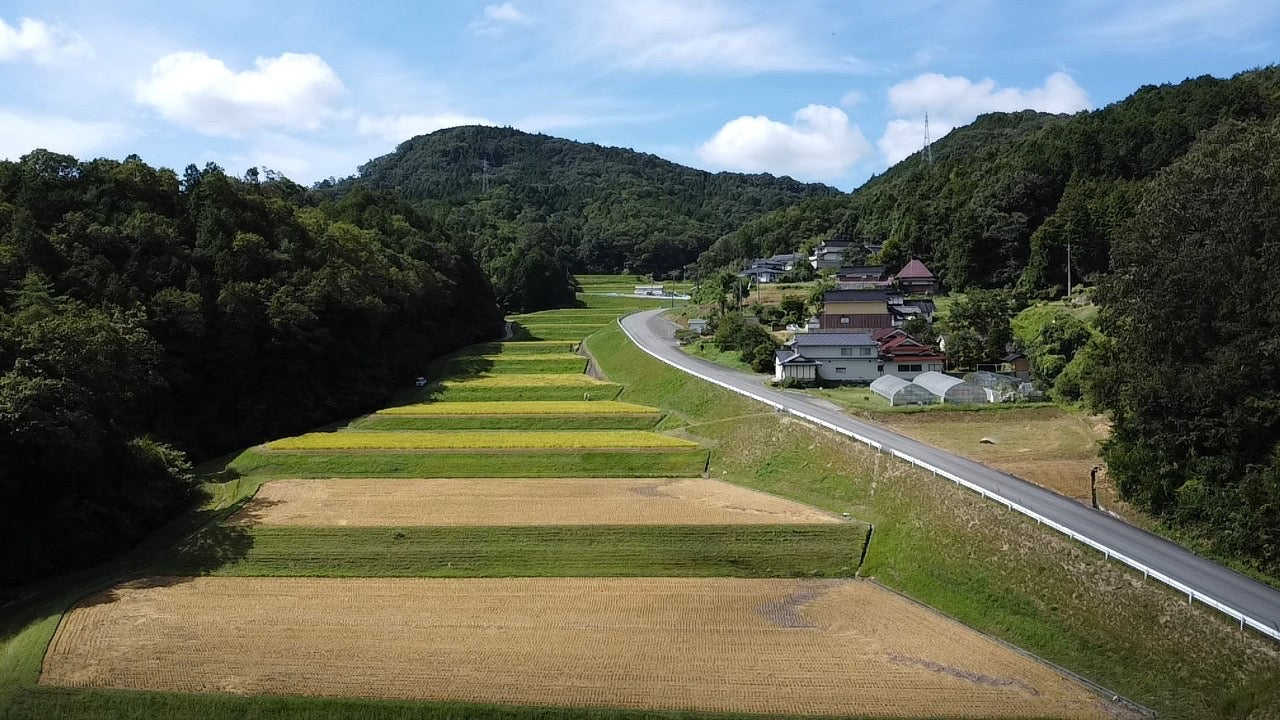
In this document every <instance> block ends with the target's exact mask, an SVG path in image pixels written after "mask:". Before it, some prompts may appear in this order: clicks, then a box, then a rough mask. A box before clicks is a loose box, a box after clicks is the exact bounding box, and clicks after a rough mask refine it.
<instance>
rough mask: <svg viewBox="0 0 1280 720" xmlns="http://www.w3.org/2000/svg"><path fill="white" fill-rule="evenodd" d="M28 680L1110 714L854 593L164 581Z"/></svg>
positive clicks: (981, 644)
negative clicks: (196, 639)
mask: <svg viewBox="0 0 1280 720" xmlns="http://www.w3.org/2000/svg"><path fill="white" fill-rule="evenodd" d="M141 627H145V628H146V631H145V632H139V628H141ZM193 638H198V641H197V642H193ZM41 682H42V683H44V684H52V685H63V686H70V687H106V688H133V689H150V690H171V691H182V692H223V693H228V692H229V693H238V694H243V693H263V694H274V695H283V694H302V695H312V696H326V697H371V698H403V699H413V700H442V701H461V700H465V701H482V702H492V703H503V704H514V705H556V706H587V707H621V708H644V709H655V710H702V711H720V712H749V713H761V714H781V713H789V714H846V715H847V714H867V715H881V716H889V717H921V716H930V717H942V716H947V717H1026V718H1031V717H1037V718H1038V717H1046V716H1050V717H1055V718H1070V719H1077V718H1078V719H1082V720H1083V719H1093V718H1097V719H1099V720H1101V719H1103V718H1114V717H1117V715H1116V714H1114V713H1113V712H1109V709H1108V708H1104V707H1103V706H1102V704H1101V702H1100V699H1099V698H1097V697H1096V696H1095V695H1093V694H1092V693H1091V692H1090V691H1088V690H1087V689H1086V688H1084V687H1083V686H1081V685H1079V684H1078V683H1075V682H1073V681H1071V680H1070V679H1068V678H1066V677H1064V676H1062V675H1060V674H1059V673H1057V672H1055V671H1054V670H1052V669H1050V668H1048V667H1047V666H1045V665H1042V664H1040V663H1038V662H1035V661H1034V660H1032V659H1030V658H1027V657H1025V656H1023V655H1021V654H1019V653H1017V652H1015V651H1013V650H1010V649H1008V648H1006V647H1004V646H1003V645H1000V644H997V643H995V642H993V641H991V640H988V639H986V638H984V637H983V636H981V635H977V634H975V633H973V632H972V631H970V630H969V629H967V628H965V627H963V626H961V625H959V624H957V623H955V622H952V621H950V620H947V619H944V618H942V617H940V616H938V615H936V614H934V613H932V612H930V611H928V610H925V609H922V608H921V607H919V606H917V605H915V604H913V603H911V602H909V601H906V600H903V599H901V598H899V597H898V596H896V595H893V594H892V593H889V592H887V591H885V590H882V589H880V588H879V587H878V586H876V585H873V584H871V583H867V582H861V581H813V580H735V579H725V578H715V579H683V578H635V579H609V578H581V579H574V578H550V579H541V578H525V579H516V578H502V579H467V580H407V579H400V580H387V579H368V578H361V579H349V580H340V579H289V578H262V579H243V578H189V579H176V580H167V579H158V580H155V581H152V582H150V583H139V584H137V585H132V586H123V587H117V588H113V589H112V590H109V591H106V592H104V593H99V594H97V595H94V596H92V597H90V598H88V599H86V600H85V601H84V602H82V603H81V604H80V605H78V606H77V607H76V608H75V609H74V610H72V611H71V612H70V613H69V614H68V615H67V616H66V617H65V618H64V619H63V621H62V623H61V625H60V627H59V629H58V631H57V633H56V635H55V637H54V639H53V642H52V644H51V645H50V648H49V651H48V654H47V656H46V658H45V662H44V672H43V675H42V676H41Z"/></svg>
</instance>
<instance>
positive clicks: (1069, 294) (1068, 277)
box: [1067, 236, 1071, 304]
mask: <svg viewBox="0 0 1280 720" xmlns="http://www.w3.org/2000/svg"><path fill="white" fill-rule="evenodd" d="M1067 303H1068V304H1070V303H1071V237H1070V236H1068V237H1067Z"/></svg>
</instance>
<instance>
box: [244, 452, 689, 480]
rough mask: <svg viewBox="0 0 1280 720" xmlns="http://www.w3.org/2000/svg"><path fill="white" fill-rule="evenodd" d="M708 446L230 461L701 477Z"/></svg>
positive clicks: (247, 472)
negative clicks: (631, 450) (673, 449)
mask: <svg viewBox="0 0 1280 720" xmlns="http://www.w3.org/2000/svg"><path fill="white" fill-rule="evenodd" d="M706 459H707V451H706V450H702V449H698V450H684V451H678V452H637V453H614V452H539V453H531V454H523V453H491V454H476V453H465V452H460V453H416V454H415V453H355V454H349V455H344V454H341V453H334V454H306V455H290V454H286V453H262V452H257V451H254V450H247V451H245V452H244V453H241V454H240V455H239V456H238V457H236V458H235V459H234V460H233V461H231V463H229V465H228V470H229V471H230V473H231V475H232V476H233V477H234V476H254V477H258V478H286V477H297V478H314V477H445V478H448V477H697V476H698V475H701V474H702V471H703V468H704V467H705V465H706Z"/></svg>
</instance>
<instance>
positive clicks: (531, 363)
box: [443, 353, 587, 376]
mask: <svg viewBox="0 0 1280 720" xmlns="http://www.w3.org/2000/svg"><path fill="white" fill-rule="evenodd" d="M586 369H587V359H586V358H585V357H582V356H581V355H574V354H572V353H540V354H525V355H518V354H511V355H504V354H498V355H462V356H459V357H454V358H450V359H449V360H448V361H446V362H445V363H444V367H443V372H444V374H445V375H450V376H458V375H480V374H488V375H504V374H511V373H521V374H549V373H580V372H583V371H584V370H586Z"/></svg>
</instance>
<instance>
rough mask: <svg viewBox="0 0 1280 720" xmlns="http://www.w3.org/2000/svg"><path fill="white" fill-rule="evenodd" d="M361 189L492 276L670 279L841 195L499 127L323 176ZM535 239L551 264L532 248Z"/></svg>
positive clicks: (331, 187)
mask: <svg viewBox="0 0 1280 720" xmlns="http://www.w3.org/2000/svg"><path fill="white" fill-rule="evenodd" d="M356 187H370V188H374V189H379V190H390V191H394V192H396V193H397V194H399V195H400V196H401V197H403V198H405V199H407V200H409V201H411V202H414V203H415V204H417V205H418V206H419V207H420V208H422V209H423V211H424V212H427V213H429V214H430V215H431V216H433V217H434V218H436V219H437V220H438V221H439V222H440V223H441V225H442V226H443V227H444V228H445V229H446V230H448V231H449V232H450V233H451V234H452V235H453V236H454V237H456V238H458V239H459V240H460V241H461V242H463V243H464V244H465V246H466V247H467V248H468V249H470V250H471V252H472V253H473V254H474V255H475V256H476V258H478V259H479V260H480V262H481V264H482V265H483V266H484V268H485V269H486V271H488V272H489V274H490V276H491V277H493V278H495V279H496V278H499V276H500V273H501V272H512V273H514V274H515V275H518V276H530V275H533V274H534V273H533V272H532V268H523V267H522V265H526V264H532V263H534V262H536V263H537V264H538V266H539V268H543V269H545V272H546V273H547V279H546V282H548V283H552V284H556V285H560V284H563V282H564V280H563V278H564V276H566V275H567V274H570V273H617V272H623V271H628V272H632V273H639V274H655V275H657V276H659V277H669V276H670V274H671V273H673V272H676V273H678V272H681V271H683V269H684V267H685V266H686V265H688V264H690V263H692V262H693V261H694V260H696V259H697V258H698V256H699V255H700V254H701V253H702V252H703V251H704V250H706V249H707V247H709V246H710V245H711V244H712V242H714V241H715V239H716V238H718V237H720V236H722V235H724V234H726V233H728V232H731V231H733V230H735V229H736V228H738V227H740V226H742V225H743V224H745V223H747V222H749V221H751V220H752V219H754V218H756V217H758V216H760V215H763V214H765V213H768V212H770V211H773V210H778V209H781V208H786V207H789V206H791V205H794V204H795V203H797V202H799V201H800V200H803V199H805V198H809V197H815V196H829V195H834V194H836V193H837V191H836V190H835V189H834V188H831V187H828V186H826V185H819V184H806V183H800V182H797V181H795V180H792V179H790V178H776V177H773V176H771V175H743V174H738V173H715V174H713V173H708V172H704V171H701V170H695V169H693V168H688V167H683V166H681V165H677V164H675V163H672V162H669V161H667V160H663V159H661V158H659V157H656V156H654V155H648V154H644V153H638V152H633V151H631V150H625V149H621V148H610V147H601V146H599V145H593V144H588V143H579V142H573V141H570V140H562V139H560V138H553V137H548V136H546V135H533V134H529V133H524V132H520V131H518V130H514V129H511V128H494V127H459V128H451V129H448V130H441V131H438V132H435V133H432V134H430V135H422V136H419V137H415V138H412V139H410V140H407V141H405V142H404V143H402V144H401V145H400V146H399V147H398V148H396V151H395V152H394V153H391V154H389V155H386V156H383V157H380V158H376V159H374V160H371V161H369V162H368V163H366V164H365V165H364V166H362V167H361V168H360V174H359V176H358V177H355V178H351V179H348V180H344V181H341V182H336V183H324V187H323V188H322V190H324V191H325V192H329V193H332V194H334V195H341V194H343V193H345V192H349V191H350V190H351V189H352V188H356ZM486 188H487V189H486ZM535 248H537V249H541V250H542V251H543V252H545V253H546V255H547V256H549V258H550V259H551V261H552V264H553V265H554V267H552V268H550V269H546V268H547V267H548V265H547V258H544V257H536V258H535V257H533V256H532V251H533V250H534V249H535ZM498 284H499V283H495V285H498ZM513 309H522V310H533V309H537V308H535V307H530V306H524V307H518V308H513Z"/></svg>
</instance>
